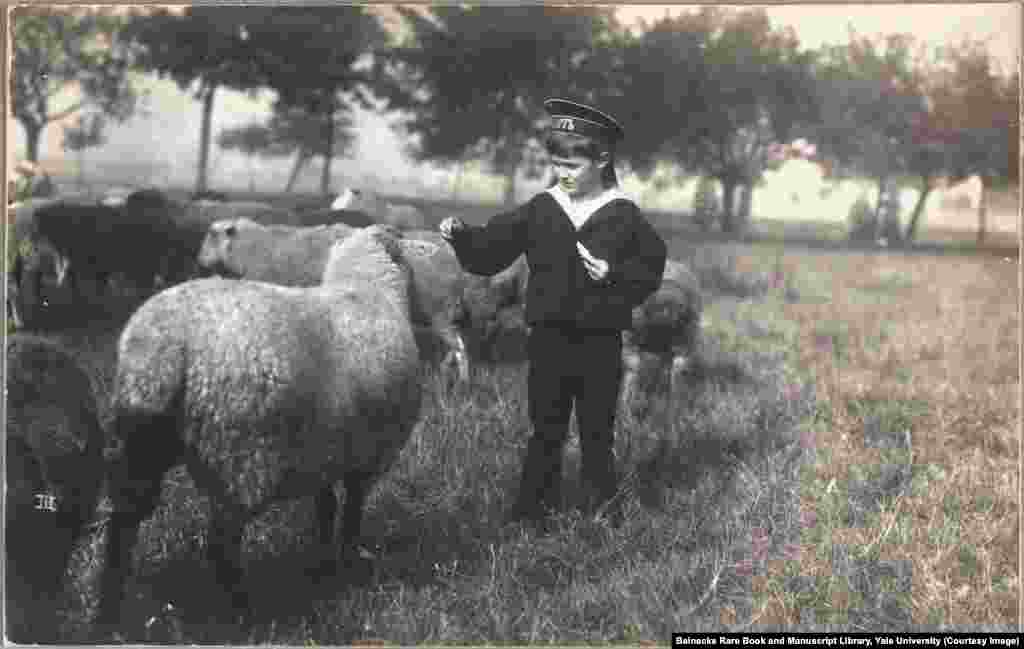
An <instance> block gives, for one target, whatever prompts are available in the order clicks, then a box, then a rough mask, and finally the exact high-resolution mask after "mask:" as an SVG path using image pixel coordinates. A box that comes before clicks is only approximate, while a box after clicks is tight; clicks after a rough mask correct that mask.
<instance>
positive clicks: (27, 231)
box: [6, 198, 67, 329]
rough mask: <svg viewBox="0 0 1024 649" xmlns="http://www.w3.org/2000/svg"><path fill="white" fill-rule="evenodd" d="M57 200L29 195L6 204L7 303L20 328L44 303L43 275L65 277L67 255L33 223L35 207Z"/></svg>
mask: <svg viewBox="0 0 1024 649" xmlns="http://www.w3.org/2000/svg"><path fill="white" fill-rule="evenodd" d="M58 202H59V201H58V200H57V199H53V198H32V199H28V200H25V201H19V202H17V203H15V204H13V205H11V206H10V207H9V208H8V226H7V237H8V238H7V242H6V245H7V246H8V251H7V254H8V257H7V258H8V260H9V263H10V268H9V274H8V277H7V290H8V293H7V306H8V309H9V310H10V312H11V314H12V317H13V318H14V319H15V321H16V322H15V326H16V327H17V328H19V329H20V328H21V327H24V326H28V325H29V324H30V323H31V321H32V320H33V319H34V316H35V315H36V313H35V311H36V309H37V307H40V306H42V305H45V304H46V302H45V301H44V300H43V299H42V285H43V279H44V277H47V276H49V277H52V278H54V279H55V280H56V282H57V283H60V282H62V281H63V280H64V273H65V272H66V270H67V259H65V258H64V257H62V256H61V255H60V254H59V252H58V251H57V249H56V248H55V247H54V246H53V245H52V244H50V243H49V242H48V241H46V240H45V239H42V238H41V237H40V236H39V233H38V228H37V227H36V211H38V210H39V209H40V208H42V207H46V206H49V205H53V204H55V203H58Z"/></svg>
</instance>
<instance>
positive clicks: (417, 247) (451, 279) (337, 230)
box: [199, 219, 469, 380]
mask: <svg viewBox="0 0 1024 649" xmlns="http://www.w3.org/2000/svg"><path fill="white" fill-rule="evenodd" d="M357 231H358V229H353V228H350V227H348V226H345V225H341V224H338V225H330V226H318V227H310V228H293V227H289V226H281V225H277V226H263V225H260V224H258V223H255V222H253V221H251V220H249V219H236V220H231V221H217V222H215V223H213V224H212V225H211V226H210V229H209V230H208V231H207V234H206V239H205V240H204V242H203V245H202V247H201V250H200V253H199V265H200V267H201V268H203V269H204V270H206V271H207V272H213V273H217V274H220V275H225V276H228V277H237V278H244V279H251V280H258V281H263V282H271V283H273V284H280V285H283V286H314V285H316V284H317V283H319V281H320V276H321V274H322V273H323V269H324V266H325V264H326V260H327V255H328V251H329V250H330V247H331V245H332V244H333V243H334V242H336V241H338V240H340V239H344V238H345V237H348V236H350V234H351V233H352V232H357ZM399 245H400V247H401V248H402V252H403V254H404V256H405V258H406V259H407V260H408V262H409V265H410V266H411V267H412V272H413V289H414V293H413V323H414V324H415V325H416V326H418V327H420V328H421V329H425V330H426V331H427V332H430V333H433V334H434V335H436V336H437V337H438V338H439V339H440V340H441V342H442V343H443V344H444V347H445V349H446V353H445V357H444V359H443V361H442V364H443V365H447V364H448V363H454V364H455V365H456V367H457V369H458V372H459V376H460V377H461V378H462V379H463V380H465V379H467V378H468V377H469V361H468V359H467V357H466V345H465V342H464V341H463V337H462V334H461V333H460V331H459V328H458V326H457V323H460V322H462V321H464V318H463V315H462V314H463V299H462V296H463V292H464V287H465V283H466V281H467V275H466V273H465V272H464V271H463V270H462V268H461V266H460V265H459V263H458V260H457V259H456V258H455V255H454V253H452V251H451V249H450V248H449V247H448V246H447V245H444V240H443V239H441V236H440V235H439V234H438V233H436V232H432V231H410V232H406V233H405V236H404V237H403V238H402V240H401V242H400V244H399Z"/></svg>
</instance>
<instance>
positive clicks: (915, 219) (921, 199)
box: [903, 178, 933, 243]
mask: <svg viewBox="0 0 1024 649" xmlns="http://www.w3.org/2000/svg"><path fill="white" fill-rule="evenodd" d="M932 189H933V187H932V183H931V179H930V178H925V179H924V185H923V188H922V189H921V195H920V196H918V197H917V204H915V205H914V211H913V212H911V214H910V223H908V224H907V234H906V236H904V237H903V239H904V241H907V242H908V243H909V242H911V241H913V240H914V237H916V236H917V226H918V223H919V221H920V219H921V215H922V214H924V204H925V203H927V202H928V195H929V194H931V193H932Z"/></svg>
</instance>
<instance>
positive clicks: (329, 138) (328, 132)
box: [320, 97, 334, 196]
mask: <svg viewBox="0 0 1024 649" xmlns="http://www.w3.org/2000/svg"><path fill="white" fill-rule="evenodd" d="M325 110H326V113H325V115H324V139H325V141H324V146H325V147H326V148H325V149H324V168H323V175H322V176H321V177H320V193H321V194H323V195H324V196H328V195H330V193H331V161H332V160H333V159H334V98H333V97H332V98H331V99H330V101H328V102H327V107H326V109H325Z"/></svg>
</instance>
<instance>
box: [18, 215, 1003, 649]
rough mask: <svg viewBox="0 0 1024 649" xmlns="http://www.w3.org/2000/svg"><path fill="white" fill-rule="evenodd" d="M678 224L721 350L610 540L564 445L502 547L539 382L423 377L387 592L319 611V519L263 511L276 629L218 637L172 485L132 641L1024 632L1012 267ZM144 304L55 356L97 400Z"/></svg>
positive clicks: (103, 317)
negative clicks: (1013, 628)
mask: <svg viewBox="0 0 1024 649" xmlns="http://www.w3.org/2000/svg"><path fill="white" fill-rule="evenodd" d="M425 207H426V208H428V211H429V212H430V214H431V215H432V216H434V217H436V218H438V219H439V218H440V216H441V215H443V214H446V213H451V212H452V211H455V210H457V211H458V212H459V213H460V214H462V215H463V216H464V217H465V218H467V220H471V221H475V222H479V221H480V220H482V219H483V218H485V216H486V215H488V214H491V213H493V208H486V207H477V208H473V207H468V206H454V205H442V204H432V205H428V206H425ZM666 218H667V217H665V216H663V215H655V219H654V220H655V221H656V223H657V224H658V226H659V228H660V229H661V230H662V232H663V233H665V235H666V237H667V238H668V239H669V243H670V254H671V255H672V256H673V257H674V258H679V259H685V260H689V261H690V262H691V263H692V264H693V267H694V268H695V270H696V272H697V275H698V277H699V278H700V279H701V283H702V286H703V288H704V289H705V291H706V292H707V296H708V305H707V308H706V311H705V315H704V326H703V332H704V334H705V335H704V338H703V341H702V343H701V349H700V356H699V362H697V363H696V364H695V365H694V367H693V368H692V369H691V370H690V372H689V374H688V375H687V377H686V380H685V381H684V382H683V385H682V386H681V387H680V389H679V393H678V394H674V395H659V396H656V397H655V399H654V403H653V407H652V408H651V411H650V415H649V417H648V418H647V419H645V420H643V421H626V420H622V421H620V422H619V430H618V431H617V442H616V444H617V449H616V450H617V454H618V458H619V468H620V470H621V471H622V472H623V474H624V476H625V478H624V482H623V484H624V486H625V498H626V502H627V508H626V519H625V522H624V524H623V526H622V527H621V528H618V529H612V528H609V527H607V526H606V525H605V524H602V523H599V522H594V521H590V520H586V519H583V518H580V517H579V515H578V514H576V513H574V509H573V506H574V505H575V504H577V503H578V501H579V498H580V496H579V494H577V493H576V492H575V490H574V489H573V487H572V485H573V484H574V481H575V480H576V475H577V472H578V445H577V444H576V443H575V442H574V441H572V440H571V441H570V443H569V447H568V462H567V467H566V471H567V478H568V483H567V489H566V493H565V503H564V505H565V506H564V508H563V514H562V515H560V516H559V517H558V518H556V519H555V520H553V521H552V525H551V530H550V532H549V533H548V534H545V535H539V534H537V533H536V532H533V531H531V530H527V529H523V528H520V527H518V526H504V527H503V526H502V524H501V517H502V513H503V511H504V510H505V508H506V507H507V506H508V505H509V504H510V503H511V500H512V499H513V498H514V497H515V490H516V488H517V480H518V472H519V469H520V459H521V457H522V454H523V451H524V449H525V443H526V440H527V439H528V435H529V424H528V421H527V418H526V409H525V404H526V395H525V372H524V367H523V366H521V365H517V364H510V365H498V366H494V367H481V368H480V369H479V371H477V372H476V373H475V375H474V377H473V380H472V381H471V383H470V384H469V385H464V386H456V387H454V388H448V387H446V386H445V385H444V382H443V381H441V380H439V379H437V378H436V377H434V376H433V374H432V373H431V372H430V371H429V370H427V371H425V373H424V380H425V381H426V382H427V385H428V388H429V389H428V396H427V398H426V401H425V404H424V416H423V420H422V422H421V424H420V425H419V427H418V428H417V430H416V432H415V433H414V436H413V439H412V440H411V441H410V443H409V445H408V446H407V447H406V449H405V451H404V452H403V454H402V456H401V458H400V460H399V462H398V465H397V466H396V467H395V469H394V470H393V471H392V472H391V473H390V474H388V475H387V476H385V477H384V479H382V481H381V482H380V484H379V486H378V489H377V490H376V491H375V493H374V495H373V496H372V497H371V499H370V503H369V507H368V511H367V515H366V525H365V532H366V534H367V537H368V538H369V539H375V540H376V542H377V543H378V544H379V547H378V555H379V558H378V560H377V561H375V562H374V563H373V566H372V569H371V570H369V571H368V572H366V573H361V574H344V575H341V576H339V578H338V579H337V580H336V581H334V582H331V583H328V584H321V585H320V586H313V585H312V584H311V583H310V582H309V581H308V580H307V579H306V578H305V577H304V575H303V571H302V569H303V567H304V566H305V565H306V562H307V561H309V559H307V558H305V557H304V556H303V549H304V548H305V547H306V546H307V545H308V544H309V543H310V542H311V541H312V530H313V517H312V502H311V499H307V500H303V501H296V502H294V503H289V504H286V505H283V506H281V507H279V508H276V509H274V510H272V511H271V512H270V513H269V514H268V515H267V516H265V517H264V518H262V519H260V520H258V521H257V522H255V523H254V524H253V525H251V526H250V528H249V530H248V533H247V537H246V543H245V560H246V570H247V576H246V583H247V585H248V586H249V587H250V588H251V589H252V591H253V593H254V598H255V606H256V607H257V610H258V616H259V618H260V619H261V620H264V621H265V624H261V625H260V626H259V627H257V628H256V629H254V630H253V631H252V633H251V634H250V636H249V637H247V638H238V637H237V636H236V635H234V631H233V629H231V628H229V627H225V626H222V625H218V624H216V623H214V622H213V621H212V620H211V619H210V616H211V615H213V614H215V613H217V612H218V611H220V610H223V602H222V599H221V597H222V596H221V593H220V589H219V587H218V586H217V584H215V583H214V582H213V580H212V577H211V576H210V571H209V570H208V569H206V567H205V565H204V563H203V559H202V556H203V548H204V544H205V528H204V523H205V520H206V503H205V501H204V499H203V498H202V497H201V495H200V494H199V493H198V492H196V490H195V489H194V487H193V485H192V483H191V480H190V479H189V478H188V476H187V474H186V473H184V472H183V471H175V472H172V473H171V474H169V475H168V476H167V479H166V481H165V485H164V503H165V504H164V505H163V506H162V507H161V508H160V509H158V510H157V513H156V514H155V516H154V517H153V519H152V520H150V521H148V522H147V523H145V524H144V526H143V530H142V536H141V542H140V544H139V547H138V550H137V553H136V562H137V563H136V566H137V568H136V569H137V578H136V579H134V580H133V581H132V582H131V584H130V591H131V593H132V596H131V597H130V598H129V603H128V606H127V611H128V619H129V620H130V621H131V623H132V625H133V627H134V628H133V630H132V631H131V632H130V633H129V640H131V641H137V642H161V641H162V642H175V643H185V644H188V643H193V642H195V643H204V642H228V641H233V640H239V639H241V640H245V641H248V642H254V643H264V642H271V643H280V644H305V645H312V644H348V643H353V642H364V641H371V640H381V641H384V642H386V643H392V644H402V645H408V644H414V643H415V644H418V643H441V642H446V643H447V642H451V643H474V644H482V643H500V642H517V643H525V642H558V643H568V642H592V641H612V642H618V643H627V644H636V643H639V642H651V643H658V644H661V643H665V642H667V641H668V638H669V635H670V633H671V632H673V631H687V630H691V631H698V630H740V629H756V628H758V627H763V628H769V629H774V628H781V627H785V628H787V629H789V630H795V631H815V630H825V629H835V628H844V629H848V630H859V631H880V630H908V629H911V628H930V629H938V628H951V627H952V626H954V625H955V626H964V625H969V626H971V627H983V628H986V629H989V630H996V629H1003V630H1009V628H1010V625H1016V624H1017V622H1018V601H1019V596H1020V571H1019V543H1020V536H1019V530H1020V519H1019V516H1020V514H1019V511H1020V474H1019V470H1018V463H1019V455H1018V453H1019V437H1018V436H1019V430H1018V417H1019V413H1018V404H1019V398H1020V373H1019V372H1020V355H1019V353H1020V349H1019V337H1018V336H1019V330H1020V320H1019V304H1018V276H1019V266H1018V263H1017V259H1016V257H1015V256H1014V257H1011V258H1009V259H1008V258H1007V255H1008V253H1007V251H1006V250H1002V251H996V252H997V253H998V254H983V253H977V254H963V252H962V251H959V250H946V251H942V250H939V249H925V250H918V251H914V252H906V253H901V252H892V251H881V252H880V251H876V250H871V251H868V250H854V249H847V248H843V247H839V246H838V245H835V246H826V245H824V244H822V245H814V243H813V241H810V240H809V238H808V240H802V239H801V240H799V242H795V241H793V239H794V238H793V237H792V236H790V234H789V233H785V232H784V233H783V236H781V237H774V238H770V237H764V239H767V240H761V241H751V242H743V243H738V242H728V241H724V240H715V239H711V238H706V239H704V240H698V239H696V238H695V236H694V235H693V234H692V233H689V232H687V231H686V230H685V229H682V228H676V227H673V224H672V223H670V222H668V221H666V220H664V219H666ZM787 236H788V237H789V243H787V244H786V245H783V243H782V242H784V241H787ZM965 238H969V233H967V236H966V237H965ZM134 304H135V302H134V301H133V300H132V299H131V298H124V299H123V300H122V301H121V302H120V303H111V304H108V305H106V307H108V308H105V309H103V310H101V311H97V312H94V314H93V317H92V318H91V319H90V322H91V324H82V325H81V326H73V327H72V326H68V327H63V328H61V329H58V330H55V331H52V332H50V333H51V335H53V336H54V337H56V338H58V339H60V340H63V341H64V342H66V343H67V344H68V345H69V346H71V347H72V348H73V349H75V350H76V352H77V353H78V355H79V357H80V358H81V360H82V361H83V362H84V363H85V364H86V365H87V366H88V367H89V369H90V371H91V373H92V375H93V377H94V379H95V382H96V388H97V392H98V394H99V395H100V396H101V399H103V398H104V397H105V396H106V395H107V394H108V392H109V389H110V384H111V380H112V375H113V365H114V344H115V340H116V334H117V328H118V327H119V326H120V323H121V322H123V319H124V317H125V316H126V314H127V313H129V312H130V309H131V308H132V307H133V306H134ZM103 406H104V408H105V404H103ZM104 413H106V411H105V410H104ZM101 545H102V541H101V538H100V536H99V535H98V534H96V535H93V536H91V537H89V538H86V539H84V541H83V543H82V544H81V546H80V547H79V548H78V550H77V552H76V556H75V562H74V566H73V571H72V573H73V574H72V577H73V579H72V580H71V587H70V588H69V589H68V592H67V601H66V602H64V604H63V605H62V610H63V614H64V618H63V619H64V622H63V627H62V631H63V633H64V634H65V638H66V640H67V641H70V642H75V641H78V640H82V639H84V634H85V632H86V631H87V630H88V619H89V617H90V615H92V614H93V613H94V607H95V604H96V601H95V596H96V593H95V577H96V576H97V572H98V568H99V566H98V559H97V557H98V552H99V551H100V549H101ZM9 606H10V604H9Z"/></svg>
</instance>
